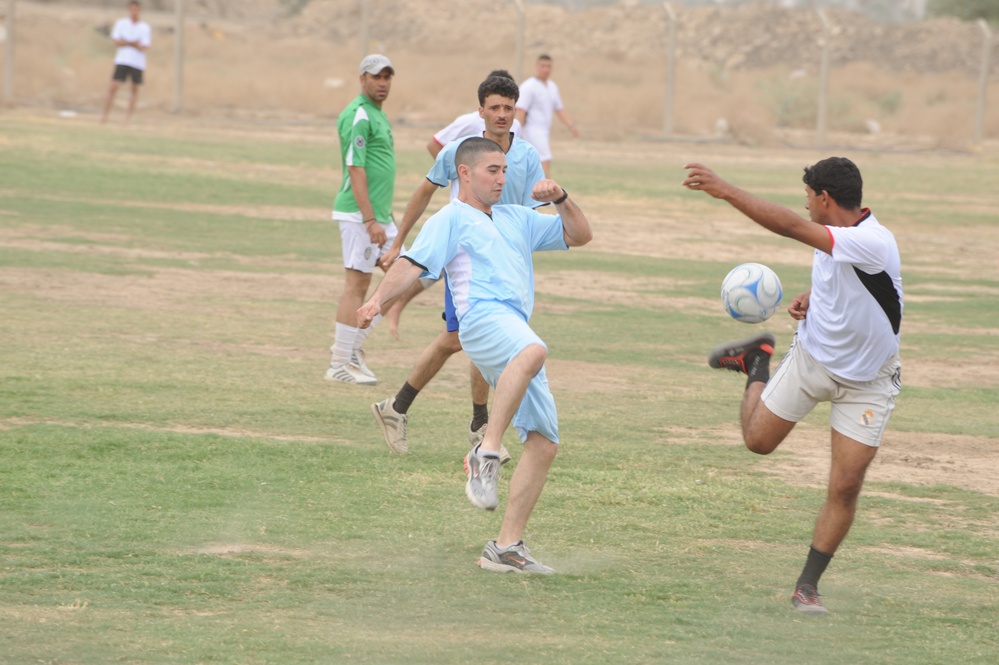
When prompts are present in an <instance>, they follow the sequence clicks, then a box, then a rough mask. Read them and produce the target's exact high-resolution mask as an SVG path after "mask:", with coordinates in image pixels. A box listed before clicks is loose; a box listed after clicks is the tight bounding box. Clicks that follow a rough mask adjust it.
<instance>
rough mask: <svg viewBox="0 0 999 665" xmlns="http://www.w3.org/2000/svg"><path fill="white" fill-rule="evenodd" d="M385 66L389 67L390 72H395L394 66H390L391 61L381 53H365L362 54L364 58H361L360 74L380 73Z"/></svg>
mask: <svg viewBox="0 0 999 665" xmlns="http://www.w3.org/2000/svg"><path fill="white" fill-rule="evenodd" d="M386 67H387V68H388V69H391V70H392V73H393V74H395V67H393V66H392V61H391V60H389V59H388V58H386V57H385V56H384V55H382V54H381V53H372V54H371V55H366V56H364V60H361V74H380V73H381V71H382V70H383V69H385V68H386Z"/></svg>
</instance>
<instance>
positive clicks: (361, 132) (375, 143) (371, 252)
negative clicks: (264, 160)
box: [326, 53, 396, 385]
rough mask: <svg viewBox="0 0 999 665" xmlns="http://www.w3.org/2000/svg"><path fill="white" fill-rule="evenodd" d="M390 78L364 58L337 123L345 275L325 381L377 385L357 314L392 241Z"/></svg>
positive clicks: (374, 59)
mask: <svg viewBox="0 0 999 665" xmlns="http://www.w3.org/2000/svg"><path fill="white" fill-rule="evenodd" d="M394 75H395V69H394V68H393V67H392V62H391V61H390V60H389V59H388V58H386V57H385V56H384V55H380V54H377V53H376V54H372V55H369V56H366V57H365V58H364V59H363V60H361V68H360V82H361V94H359V95H358V96H357V98H356V99H354V101H352V102H351V103H350V104H349V105H348V106H347V108H346V109H344V110H343V113H341V114H340V117H339V118H338V119H337V131H338V132H339V134H340V153H341V164H342V166H343V184H342V185H341V187H340V191H339V192H338V193H337V196H336V202H335V203H334V204H333V219H334V220H336V221H337V222H339V224H340V238H341V240H342V244H343V267H344V272H345V273H346V275H345V277H344V284H343V295H342V296H341V297H340V303H339V305H338V307H337V314H336V333H335V338H334V342H333V346H332V347H330V352H331V357H330V366H329V369H327V370H326V379H327V380H329V381H341V382H343V383H357V384H364V385H373V384H375V383H377V379H376V378H375V375H374V373H373V372H372V371H371V370H370V369H368V366H367V364H366V363H365V361H364V351H363V350H362V348H361V347H362V346H363V344H364V340H365V339H366V338H367V336H368V334H369V333H370V331H371V328H367V329H365V330H361V329H359V328H358V327H357V317H356V314H355V312H356V311H357V308H358V307H360V306H361V305H362V304H363V303H364V300H365V298H367V294H368V287H369V286H370V285H371V273H372V272H374V269H375V266H376V265H379V259H380V258H381V255H382V254H383V253H384V252H385V251H386V250H387V249H388V248H389V247H391V245H392V240H393V239H394V238H395V236H396V226H395V223H394V222H393V220H392V197H393V194H394V191H395V149H394V144H393V140H392V126H391V125H390V124H389V121H388V118H387V117H386V116H385V113H384V111H382V104H383V103H384V102H385V100H386V99H387V98H388V95H389V90H390V89H391V88H392V77H393V76H394Z"/></svg>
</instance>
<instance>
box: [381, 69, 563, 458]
mask: <svg viewBox="0 0 999 665" xmlns="http://www.w3.org/2000/svg"><path fill="white" fill-rule="evenodd" d="M517 96H518V90H517V84H516V83H515V82H514V81H513V79H512V78H506V77H502V76H490V77H489V78H487V79H486V80H485V81H483V82H482V83H481V84H480V85H479V89H478V97H479V113H480V116H481V117H480V120H482V121H483V122H484V126H485V130H484V131H481V132H479V133H478V134H477V136H479V137H482V136H484V137H485V138H487V139H490V140H492V141H495V142H496V143H497V144H498V145H499V146H500V148H501V149H502V150H503V152H504V154H505V155H506V184H505V185H504V187H503V193H502V195H501V197H500V203H504V204H506V203H514V204H518V205H523V206H527V207H529V208H535V207H538V206H540V205H542V204H541V203H540V202H538V201H535V200H534V199H533V198H531V195H532V192H533V188H534V184H535V183H537V182H538V181H540V180H544V177H545V174H544V171H543V170H542V169H541V160H540V158H539V157H538V153H537V151H536V150H535V149H534V148H533V147H531V145H530V144H529V143H527V142H526V141H522V140H521V139H518V138H515V137H514V135H513V132H511V131H510V125H511V123H512V122H513V116H514V112H515V111H514V105H515V104H516V103H517ZM468 138H471V137H468V136H465V137H462V138H461V139H458V140H457V141H452V142H450V143H448V144H447V145H446V146H445V147H444V148H442V149H441V151H440V152H439V153H438V155H437V158H436V159H435V160H434V165H433V167H432V168H431V169H430V172H429V173H428V174H427V178H426V180H424V181H423V183H422V184H421V185H420V186H419V187H417V189H416V191H415V192H414V193H413V196H412V198H411V199H410V201H409V204H408V205H407V206H406V211H405V213H403V216H402V222H401V223H400V224H399V233H398V235H397V236H396V237H395V241H394V242H393V244H392V247H391V248H390V249H389V250H388V251H387V252H386V253H385V256H383V257H382V265H389V266H390V265H391V263H392V261H393V260H394V259H395V257H396V256H398V254H399V251H400V250H402V247H403V243H405V241H406V236H407V235H408V234H409V231H410V230H411V229H412V228H413V225H414V224H416V221H417V220H418V219H419V218H420V216H421V215H422V214H423V212H424V211H425V210H426V209H427V205H428V204H429V203H430V199H431V198H432V197H433V195H434V192H436V191H437V190H438V189H441V188H443V187H445V186H447V185H448V183H451V198H452V199H454V198H456V197H457V196H458V187H457V184H458V182H457V178H458V168H457V165H456V163H455V154H456V153H457V151H458V148H459V146H460V145H461V143H462V141H464V140H466V139H468ZM410 292H411V291H410ZM393 307H394V306H393ZM443 318H444V321H445V331H444V332H442V333H441V334H440V335H438V336H437V337H436V338H435V339H434V341H433V342H431V344H430V346H428V347H427V348H426V349H425V350H424V351H423V353H421V354H420V357H419V358H418V359H417V361H416V365H415V366H414V367H413V369H412V371H410V373H409V377H408V378H407V379H406V383H405V384H403V386H402V388H400V389H399V392H398V393H397V394H396V396H395V398H394V399H393V398H388V399H385V400H383V401H382V402H379V403H376V404H372V405H371V412H372V413H373V414H374V416H375V420H376V421H377V422H378V425H379V427H380V428H381V430H382V435H383V436H384V437H385V443H386V444H388V447H389V450H391V451H392V452H394V453H405V452H406V451H407V450H408V449H409V444H408V440H407V436H406V434H407V423H408V421H409V416H408V412H409V407H410V405H411V404H412V403H413V400H414V399H416V396H417V394H419V392H420V391H421V390H422V389H423V388H424V387H425V386H426V385H427V384H428V383H429V382H430V380H431V379H433V377H434V376H436V374H437V372H439V371H440V369H441V368H442V367H443V366H444V363H445V362H447V360H448V358H450V357H451V356H452V355H454V354H455V353H457V352H459V351H461V342H460V340H459V336H458V328H459V324H458V318H457V316H456V314H455V308H454V303H453V301H452V294H451V290H450V288H449V286H448V284H447V281H446V280H445V284H444V317H443ZM471 388H472V422H471V424H470V425H469V428H468V442H469V444H470V445H472V446H474V445H476V444H478V443H479V442H481V441H482V437H483V435H484V433H485V429H486V424H487V422H488V420H489V412H488V410H487V402H488V399H489V384H488V383H486V381H485V379H483V378H482V374H481V373H480V372H479V370H478V369H476V367H475V365H474V364H473V365H472V368H471ZM500 460H501V462H502V463H506V462H508V461H509V460H510V454H509V453H508V452H507V451H506V449H505V448H501V450H500Z"/></svg>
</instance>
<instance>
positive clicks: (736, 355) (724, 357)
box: [708, 333, 777, 374]
mask: <svg viewBox="0 0 999 665" xmlns="http://www.w3.org/2000/svg"><path fill="white" fill-rule="evenodd" d="M776 343H777V340H776V339H775V338H774V336H773V335H771V334H770V333H763V334H762V335H757V336H755V337H750V338H748V339H743V340H739V341H738V342H726V343H725V344H722V345H721V346H719V347H717V348H716V349H715V350H714V351H712V352H711V354H710V355H709V356H708V365H709V366H710V367H714V368H715V369H730V370H732V371H734V372H742V373H743V374H747V373H748V372H747V371H746V356H747V355H749V354H751V353H754V352H756V351H762V352H763V353H765V354H767V355H768V356H772V355H773V354H774V344H776Z"/></svg>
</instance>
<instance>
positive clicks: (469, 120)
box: [386, 69, 521, 318]
mask: <svg viewBox="0 0 999 665" xmlns="http://www.w3.org/2000/svg"><path fill="white" fill-rule="evenodd" d="M493 76H502V77H503V78H508V79H510V80H511V81H513V80H514V79H513V76H511V75H510V72H508V71H506V70H505V69H494V70H493V71H491V72H489V76H487V77H486V78H487V79H488V78H492V77H493ZM514 82H515V83H516V81H514ZM480 106H481V104H480ZM485 130H486V123H485V120H483V119H482V115H480V113H479V111H472V112H471V113H463V114H462V115H459V116H458V117H457V118H455V119H454V120H452V121H451V124H449V125H448V126H447V127H445V128H443V129H441V130H440V131H439V132H437V133H436V134H434V135H433V136H431V137H430V140H429V141H428V142H427V152H429V153H430V156H431V157H433V158H434V159H437V154H438V153H439V152H440V151H441V150H442V149H443V148H444V146H446V145H447V144H448V143H450V142H451V141H454V140H455V139H460V138H464V137H466V136H473V135H476V134H482V132H484V131H485ZM510 132H512V133H513V135H514V136H520V132H521V126H520V121H519V120H517V119H516V118H514V120H513V126H512V128H511V129H510ZM386 318H387V316H386Z"/></svg>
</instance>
